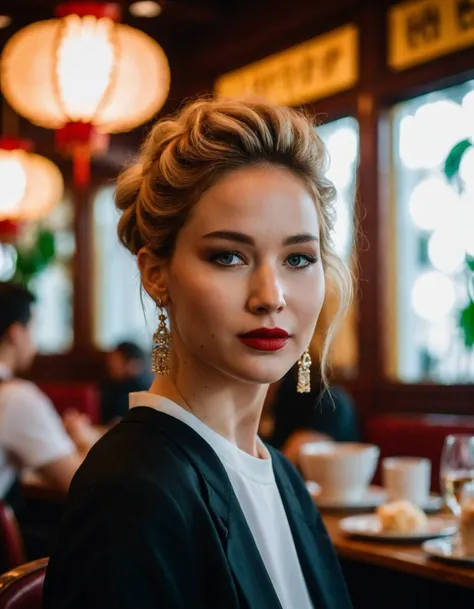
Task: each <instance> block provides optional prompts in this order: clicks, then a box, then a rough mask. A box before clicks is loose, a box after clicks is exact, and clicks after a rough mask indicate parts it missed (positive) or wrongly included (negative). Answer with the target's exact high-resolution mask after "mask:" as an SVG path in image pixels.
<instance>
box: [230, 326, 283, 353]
mask: <svg viewBox="0 0 474 609" xmlns="http://www.w3.org/2000/svg"><path fill="white" fill-rule="evenodd" d="M289 338H290V335H289V334H288V332H286V331H285V330H282V329H281V328H259V329H258V330H252V332H247V333H246V334H240V335H239V339H240V340H241V341H242V342H243V343H244V345H247V347H251V348H252V349H256V350H257V351H278V350H279V349H282V348H283V347H284V346H285V345H286V343H287V341H288V339H289Z"/></svg>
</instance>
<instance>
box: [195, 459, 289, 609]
mask: <svg viewBox="0 0 474 609" xmlns="http://www.w3.org/2000/svg"><path fill="white" fill-rule="evenodd" d="M204 469H205V471H202V472H201V473H202V475H203V477H204V480H205V483H206V486H207V492H208V502H209V507H210V510H211V512H212V513H213V514H214V516H215V522H216V521H217V524H216V526H217V527H218V528H219V529H220V530H221V532H222V533H221V534H222V535H223V536H224V538H225V542H224V543H225V552H226V555H227V560H228V562H229V566H230V569H231V571H232V574H233V576H234V578H235V580H236V582H237V583H238V588H239V596H240V597H244V598H245V602H246V604H245V605H243V607H244V606H245V607H246V606H248V607H258V609H282V606H281V604H280V601H279V599H278V596H277V594H276V592H275V588H274V587H273V584H272V581H271V579H270V577H269V575H268V573H267V570H266V568H265V565H264V563H263V560H262V558H261V556H260V552H259V551H258V548H257V546H256V544H255V540H254V538H253V535H252V533H251V531H250V529H249V526H248V524H247V521H246V519H245V516H244V514H243V512H242V509H241V507H240V505H239V503H238V501H237V497H236V496H235V494H234V491H233V489H232V486H231V484H230V481H229V480H228V477H227V474H226V472H225V470H224V474H225V477H226V481H227V483H228V488H227V489H226V491H227V492H224V488H225V486H224V485H223V484H222V482H223V480H222V479H220V480H217V479H216V476H215V471H216V470H215V468H214V467H213V468H212V469H213V471H212V472H209V471H208V470H207V467H205V468H204ZM207 474H209V475H207ZM219 478H220V476H219ZM216 483H217V484H216Z"/></svg>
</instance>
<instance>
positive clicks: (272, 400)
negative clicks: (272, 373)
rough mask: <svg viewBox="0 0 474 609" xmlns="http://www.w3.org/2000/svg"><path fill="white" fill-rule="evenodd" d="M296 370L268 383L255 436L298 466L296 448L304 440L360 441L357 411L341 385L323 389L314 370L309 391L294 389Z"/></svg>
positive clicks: (303, 442)
mask: <svg viewBox="0 0 474 609" xmlns="http://www.w3.org/2000/svg"><path fill="white" fill-rule="evenodd" d="M296 384H297V369H296V367H293V368H292V369H291V370H290V371H289V372H287V373H286V374H285V376H284V377H283V378H282V379H281V380H279V381H277V382H276V383H273V384H272V385H270V387H269V389H268V393H267V396H266V399H265V404H264V407H263V411H262V417H261V419H260V427H259V435H260V437H261V438H262V439H263V440H265V442H267V443H268V444H270V446H273V447H274V448H277V449H278V450H281V452H282V453H283V454H284V455H285V456H286V457H288V459H290V461H292V462H293V463H294V464H295V465H296V466H299V453H300V448H301V446H302V445H303V444H306V443H307V442H318V441H332V440H334V441H336V442H358V441H360V431H359V424H358V420H357V413H356V410H355V407H354V404H353V402H352V399H351V397H350V395H349V394H348V393H347V392H346V391H344V389H342V387H337V386H334V387H331V388H326V387H324V384H323V383H322V381H321V378H320V377H319V375H318V374H317V373H315V374H313V375H312V379H311V391H310V392H309V393H298V392H297V391H296Z"/></svg>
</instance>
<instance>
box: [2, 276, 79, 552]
mask: <svg viewBox="0 0 474 609" xmlns="http://www.w3.org/2000/svg"><path fill="white" fill-rule="evenodd" d="M33 303H34V296H33V294H32V293H31V292H30V291H29V290H27V289H26V288H24V287H22V286H20V285H17V284H15V283H12V282H0V498H1V499H3V500H5V501H6V502H7V503H8V504H10V505H11V507H12V508H13V510H14V511H15V514H16V516H17V518H18V520H19V521H20V525H21V527H22V532H23V534H24V537H25V539H24V541H25V543H26V545H27V547H28V548H29V550H30V551H29V558H35V557H37V556H38V555H40V554H42V550H40V549H39V548H37V549H36V550H32V549H31V548H32V543H30V540H29V537H30V533H31V531H30V532H28V531H26V530H25V527H26V523H25V520H24V518H23V516H24V508H25V504H24V501H23V498H22V495H21V488H20V484H19V476H20V474H21V471H22V470H23V469H25V468H30V469H34V470H35V471H36V472H38V473H39V474H40V475H41V476H43V477H44V478H45V479H46V480H47V481H48V483H49V484H50V485H51V486H52V487H54V488H55V489H56V490H58V491H60V492H61V493H64V494H66V493H67V490H68V489H69V484H70V482H71V479H72V477H73V475H74V473H75V472H76V470H77V468H78V467H79V465H80V463H81V461H82V458H83V455H81V454H80V453H79V451H78V450H77V448H76V446H75V444H74V442H73V441H72V440H71V438H70V437H69V435H68V433H67V431H66V429H65V428H64V425H63V422H62V421H61V418H60V416H59V414H58V413H57V411H56V410H55V408H54V406H53V404H52V402H51V400H50V399H49V398H48V397H47V396H46V395H45V394H44V393H43V392H42V391H41V390H40V389H39V388H38V387H37V386H36V385H35V384H34V383H31V382H29V381H26V380H24V379H22V378H20V375H22V374H24V373H25V372H27V370H28V369H29V367H30V365H31V363H32V361H33V359H34V357H35V355H36V348H35V345H34V341H33V333H32V306H33ZM31 535H33V536H34V534H33V533H31ZM46 536H47V535H45V534H43V537H46ZM43 547H44V546H43Z"/></svg>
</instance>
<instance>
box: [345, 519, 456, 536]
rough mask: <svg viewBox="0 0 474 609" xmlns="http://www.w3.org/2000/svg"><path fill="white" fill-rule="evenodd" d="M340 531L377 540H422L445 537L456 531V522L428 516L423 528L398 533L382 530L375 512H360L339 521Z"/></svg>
mask: <svg viewBox="0 0 474 609" xmlns="http://www.w3.org/2000/svg"><path fill="white" fill-rule="evenodd" d="M339 527H340V529H341V531H343V532H344V533H346V534H347V535H355V536H357V537H363V538H366V539H376V540H379V541H397V542H401V541H407V542H413V541H424V540H425V539H432V538H434V537H447V536H449V535H453V534H454V533H456V531H457V524H456V522H454V521H453V520H447V519H446V518H439V517H436V516H430V517H429V518H428V525H427V527H426V528H425V529H423V530H420V531H414V532H413V533H399V532H394V531H383V530H382V525H381V524H380V520H379V519H378V517H377V516H376V515H375V514H362V515H360V516H349V518H343V519H342V520H341V521H340V522H339Z"/></svg>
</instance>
